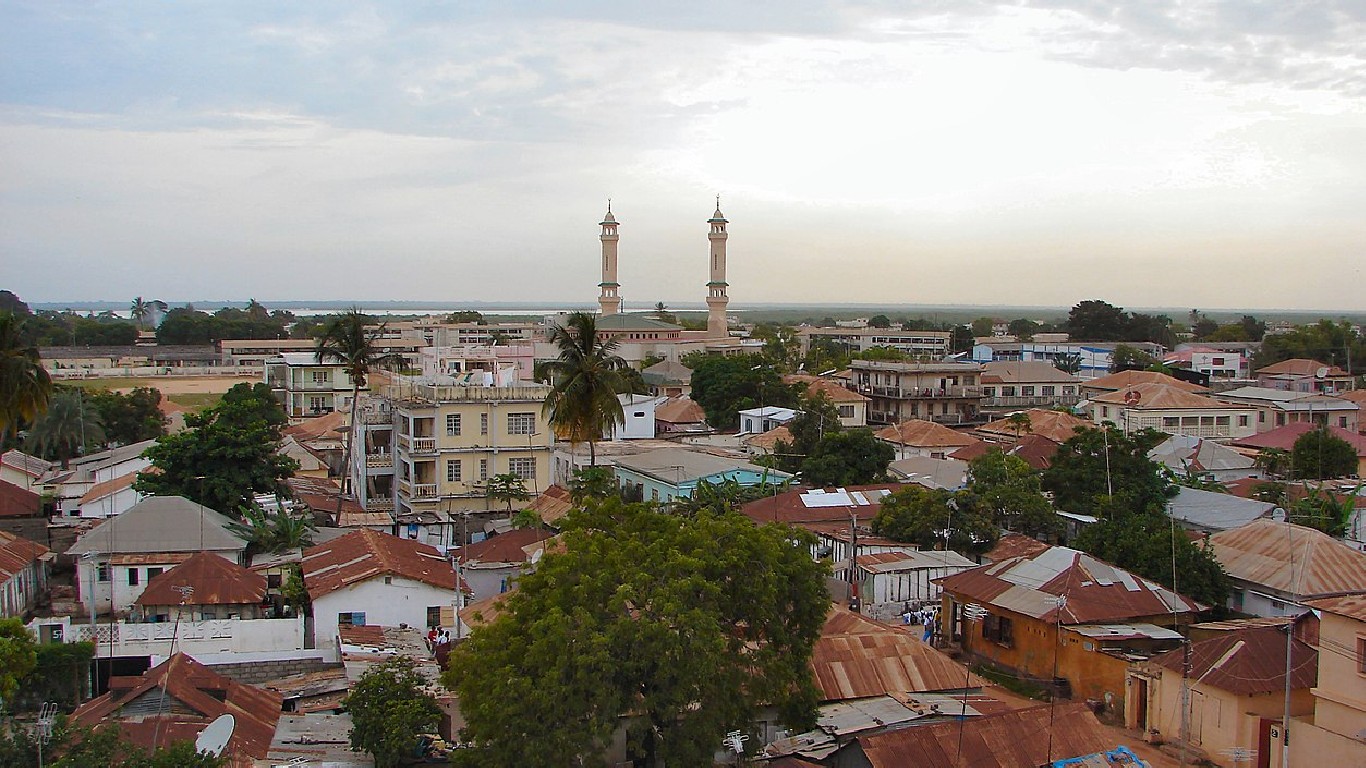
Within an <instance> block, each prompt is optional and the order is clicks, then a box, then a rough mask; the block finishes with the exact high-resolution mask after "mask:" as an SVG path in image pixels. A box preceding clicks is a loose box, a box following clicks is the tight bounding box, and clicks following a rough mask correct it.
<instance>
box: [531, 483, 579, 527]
mask: <svg viewBox="0 0 1366 768" xmlns="http://www.w3.org/2000/svg"><path fill="white" fill-rule="evenodd" d="M526 508H527V509H529V510H531V511H533V512H535V513H536V514H538V515H540V516H541V522H543V523H545V524H546V525H554V524H555V523H556V522H557V521H558V520H559V519H560V518H562V517H564V516H565V515H567V514H569V510H571V509H573V508H574V499H573V497H572V496H571V495H570V493H569V489H567V488H564V487H562V486H559V485H552V486H550V487H549V488H547V489H545V490H544V491H542V492H541V494H540V495H539V496H537V497H536V498H534V499H532V500H531V503H530V504H528V505H527V507H526Z"/></svg>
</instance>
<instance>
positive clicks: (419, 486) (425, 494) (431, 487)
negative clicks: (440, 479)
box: [412, 483, 436, 499]
mask: <svg viewBox="0 0 1366 768" xmlns="http://www.w3.org/2000/svg"><path fill="white" fill-rule="evenodd" d="M412 488H413V493H412V497H413V498H414V499H430V498H434V497H435V496H436V483H413V486H412Z"/></svg>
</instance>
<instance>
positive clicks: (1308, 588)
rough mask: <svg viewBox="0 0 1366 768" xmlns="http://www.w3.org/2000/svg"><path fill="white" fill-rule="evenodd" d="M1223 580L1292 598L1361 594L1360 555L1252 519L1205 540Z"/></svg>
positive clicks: (1323, 537)
mask: <svg viewBox="0 0 1366 768" xmlns="http://www.w3.org/2000/svg"><path fill="white" fill-rule="evenodd" d="M1209 541H1210V545H1211V546H1212V547H1213V550H1214V557H1215V558H1216V559H1217V560H1218V561H1219V564H1220V565H1222V566H1223V567H1224V571H1225V572H1227V573H1228V575H1229V576H1231V577H1233V578H1235V579H1238V580H1240V581H1244V582H1248V583H1250V584H1258V585H1262V586H1265V587H1267V588H1269V589H1272V590H1275V591H1277V592H1280V593H1282V594H1286V595H1292V596H1295V597H1297V598H1312V597H1328V596H1331V595H1342V594H1350V593H1354V592H1366V553H1363V552H1358V551H1357V550H1355V549H1352V548H1351V547H1349V546H1347V545H1346V544H1343V543H1342V542H1340V541H1338V540H1337V539H1334V538H1333V537H1331V536H1329V535H1328V534H1326V533H1323V532H1322V531H1318V530H1315V529H1313V528H1306V527H1304V526H1300V525H1294V524H1291V523H1278V522H1274V521H1271V520H1254V521H1253V522H1251V523H1248V524H1247V525H1244V526H1243V527H1241V528H1235V529H1233V530H1231V531H1220V532H1219V533H1216V534H1214V535H1213V536H1211V537H1210V539H1209Z"/></svg>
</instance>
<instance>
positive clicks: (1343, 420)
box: [1338, 416, 1347, 429]
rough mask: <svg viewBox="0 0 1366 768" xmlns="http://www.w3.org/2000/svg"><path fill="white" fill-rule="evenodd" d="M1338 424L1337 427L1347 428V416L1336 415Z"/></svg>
mask: <svg viewBox="0 0 1366 768" xmlns="http://www.w3.org/2000/svg"><path fill="white" fill-rule="evenodd" d="M1338 426H1339V427H1342V428H1343V429H1346V428H1347V417H1346V416H1339V417H1338Z"/></svg>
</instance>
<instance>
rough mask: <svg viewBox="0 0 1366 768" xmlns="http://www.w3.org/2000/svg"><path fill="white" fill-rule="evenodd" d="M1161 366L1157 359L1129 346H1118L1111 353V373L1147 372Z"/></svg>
mask: <svg viewBox="0 0 1366 768" xmlns="http://www.w3.org/2000/svg"><path fill="white" fill-rule="evenodd" d="M1159 364H1160V362H1159V361H1158V359H1157V358H1155V357H1153V356H1152V355H1150V354H1148V353H1147V352H1144V351H1143V350H1141V349H1139V348H1138V347H1131V346H1129V345H1128V344H1118V345H1116V346H1115V349H1114V351H1113V352H1111V353H1110V370H1111V371H1134V370H1139V371H1145V370H1148V369H1149V368H1152V367H1153V366H1155V365H1159Z"/></svg>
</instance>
